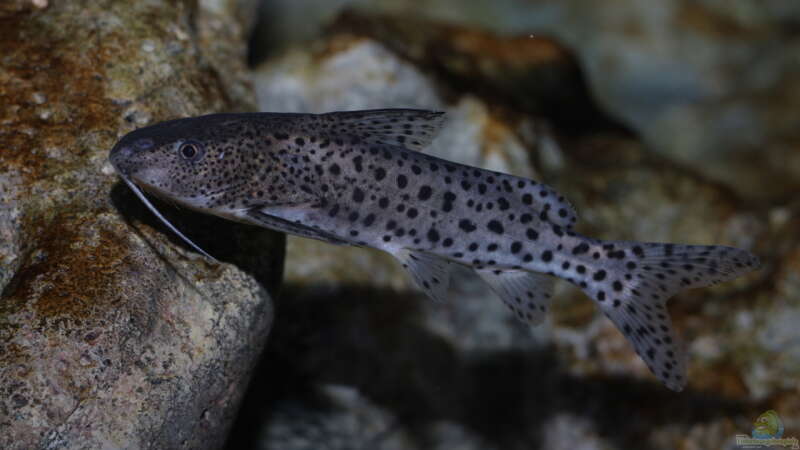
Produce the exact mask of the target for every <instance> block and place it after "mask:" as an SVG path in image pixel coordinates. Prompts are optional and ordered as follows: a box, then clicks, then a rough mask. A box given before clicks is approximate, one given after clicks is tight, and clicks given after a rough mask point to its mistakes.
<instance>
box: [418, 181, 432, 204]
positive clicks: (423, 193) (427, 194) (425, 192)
mask: <svg viewBox="0 0 800 450" xmlns="http://www.w3.org/2000/svg"><path fill="white" fill-rule="evenodd" d="M432 193H433V189H431V187H430V186H428V185H425V186H422V187H421V188H419V193H418V194H417V198H418V199H419V200H422V201H425V200H428V199H429V198H431V194H432Z"/></svg>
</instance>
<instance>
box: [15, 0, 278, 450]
mask: <svg viewBox="0 0 800 450" xmlns="http://www.w3.org/2000/svg"><path fill="white" fill-rule="evenodd" d="M15 5H17V6H20V5H21V6H20V7H17V6H15ZM30 5H33V6H34V7H35V8H33V9H32V8H30V7H29V3H28V2H13V3H12V4H11V5H9V6H10V7H11V8H10V9H9V8H5V9H3V10H2V12H0V14H2V15H4V16H3V17H7V16H8V15H9V14H11V15H12V17H13V19H12V20H5V21H4V22H3V24H4V26H3V28H2V31H0V104H2V105H3V107H2V108H0V148H2V149H3V151H2V152H0V292H1V293H2V294H0V429H2V433H0V447H2V448H5V449H23V448H152V447H158V448H177V447H185V448H217V447H219V446H221V445H222V443H223V442H224V439H225V435H226V431H227V430H228V429H229V427H230V424H231V422H232V420H233V418H234V417H235V414H236V410H237V406H238V405H239V401H240V399H241V396H242V393H243V390H244V388H245V386H246V385H247V381H248V379H249V375H250V371H251V368H252V366H253V365H254V363H255V358H256V357H257V356H258V355H259V353H260V350H261V348H262V347H263V345H264V343H265V336H266V334H267V332H268V331H269V329H270V325H271V322H272V303H271V297H270V295H269V293H268V292H267V290H266V289H274V288H275V287H276V286H277V284H278V281H279V279H278V277H279V276H280V270H281V258H282V253H283V249H282V245H283V241H282V239H281V238H280V237H279V236H276V235H275V234H273V233H270V232H268V231H263V230H258V229H254V228H251V227H245V226H238V225H235V224H231V223H228V222H223V221H220V220H216V219H213V218H206V217H200V216H198V215H183V214H181V215H176V214H174V213H172V214H170V217H173V218H174V219H175V221H176V223H177V224H178V226H179V227H181V228H183V229H184V230H186V232H187V234H189V235H191V236H192V237H196V239H197V240H198V242H199V243H200V244H201V245H203V246H205V247H206V248H207V249H208V250H209V251H210V252H211V253H213V254H215V255H216V256H218V257H219V258H220V259H221V260H223V261H225V263H223V264H213V263H210V262H208V261H206V260H204V259H203V258H202V257H200V256H199V255H197V254H196V253H193V252H192V251H190V250H187V248H186V247H184V246H183V245H182V244H180V243H179V240H177V239H176V238H175V237H173V236H172V235H171V234H170V233H169V232H168V231H165V228H164V227H163V226H161V225H160V224H159V223H158V221H157V220H156V219H155V218H154V217H153V216H152V214H150V212H149V211H147V210H146V209H145V208H144V206H143V205H142V204H141V202H140V201H139V200H138V199H137V198H136V197H135V196H133V195H132V194H131V193H130V191H129V189H128V188H127V187H125V186H123V185H122V184H121V183H120V182H119V180H118V178H117V176H116V175H115V173H114V171H113V168H112V167H111V166H110V164H109V163H108V161H107V155H108V150H109V149H110V148H111V147H112V145H113V144H114V142H115V141H116V139H117V138H118V137H120V136H121V135H122V134H124V133H126V132H128V131H130V130H132V129H133V128H135V127H137V126H142V125H144V124H147V123H151V122H155V121H159V120H165V119H168V118H173V117H179V116H185V115H194V114H200V113H206V112H213V111H218V110H226V109H237V110H242V109H244V110H246V109H251V108H252V105H250V104H248V101H247V97H248V94H249V91H248V89H247V86H246V85H245V84H242V83H241V80H243V79H244V77H245V72H244V71H243V68H244V62H243V60H242V59H243V58H242V57H243V55H244V47H243V36H244V34H245V33H246V29H245V28H243V27H242V26H241V25H238V24H237V22H236V21H235V20H234V16H235V13H236V12H237V11H238V12H239V13H240V14H241V13H242V12H243V11H245V10H248V9H249V10H252V7H253V5H252V2H233V1H218V2H200V3H199V4H196V3H192V4H174V3H169V2H147V3H130V4H128V3H113V2H112V3H108V2H100V3H97V2H94V3H93V2H85V1H74V2H51V3H50V4H48V2H46V1H45V2H41V1H34V2H30ZM248 5H249V6H248ZM34 9H35V10H36V12H34ZM9 11H11V12H9ZM219 30H223V32H222V33H221V34H216V38H215V39H212V35H215V33H218V32H219ZM223 62H224V65H223ZM161 208H162V209H163V210H164V211H165V214H166V213H169V212H170V211H169V209H170V208H169V207H168V206H166V205H163V204H161ZM187 219H189V220H191V223H192V226H187V225H186V224H184V223H181V222H183V221H184V220H187ZM219 236H226V240H225V242H221V240H220V239H219ZM244 242H247V244H248V249H249V250H242V249H243V248H244V247H243V246H242V245H241V244H242V243H244ZM250 245H252V247H250Z"/></svg>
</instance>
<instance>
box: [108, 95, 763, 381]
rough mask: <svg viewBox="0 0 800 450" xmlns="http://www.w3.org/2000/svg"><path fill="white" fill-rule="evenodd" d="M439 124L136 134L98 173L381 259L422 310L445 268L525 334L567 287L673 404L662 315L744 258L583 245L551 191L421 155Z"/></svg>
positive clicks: (275, 125)
mask: <svg viewBox="0 0 800 450" xmlns="http://www.w3.org/2000/svg"><path fill="white" fill-rule="evenodd" d="M442 119H443V115H442V114H441V113H437V112H430V111H421V110H407V109H388V110H371V111H352V112H334V113H327V114H319V115H314V114H279V113H252V114H215V115H209V116H201V117H195V118H187V119H179V120H174V121H169V122H163V123H160V124H156V125H153V126H150V127H147V128H142V129H139V130H136V131H133V132H131V133H129V134H128V135H126V136H125V137H123V138H122V139H121V140H120V142H119V143H118V144H117V145H116V146H115V147H114V149H112V151H111V155H110V160H111V162H112V164H113V165H114V167H115V168H116V170H117V171H118V173H119V174H120V175H121V177H122V178H123V179H124V180H125V181H126V182H127V183H128V184H129V185H130V186H131V188H132V189H134V191H137V189H143V190H145V191H148V192H150V193H152V194H155V195H158V196H161V197H164V198H166V199H168V200H170V201H173V202H176V203H179V204H181V205H183V206H186V207H189V208H192V209H196V210H200V211H204V212H207V213H210V214H215V215H218V216H222V217H225V218H228V219H232V220H237V221H241V222H245V223H250V224H255V225H259V226H263V227H267V228H271V229H274V230H278V231H283V232H286V233H291V234H295V235H299V236H303V237H308V238H313V239H318V240H322V241H325V242H330V243H333V244H349V245H357V246H366V247H373V248H377V249H380V250H383V251H386V252H389V253H391V254H392V255H394V256H395V257H396V258H397V259H399V260H400V262H401V263H402V264H403V267H405V268H406V269H407V270H408V271H409V273H410V274H411V276H412V278H413V279H414V280H415V282H416V284H417V285H418V286H419V287H420V288H421V289H422V290H423V291H425V292H426V293H427V294H428V295H429V296H431V297H432V298H434V299H438V300H443V299H444V298H445V294H446V291H447V287H448V282H449V272H450V264H452V263H457V264H462V265H466V266H469V267H471V268H472V269H473V270H474V271H475V272H476V273H477V274H478V275H479V276H481V277H482V278H483V279H484V280H485V281H486V282H487V283H488V284H489V285H490V286H491V287H492V289H493V290H494V291H495V292H496V293H497V294H498V295H499V297H500V298H501V299H502V300H503V302H504V303H505V304H506V305H507V306H508V307H509V308H510V309H511V310H512V311H513V312H514V313H515V315H516V316H517V317H519V318H520V319H521V320H523V321H526V322H528V323H532V324H537V323H540V322H541V321H542V320H543V317H544V314H545V312H546V311H547V309H548V307H549V303H550V299H551V296H552V290H553V281H554V278H553V277H554V276H555V277H559V278H562V279H565V280H567V281H569V282H570V283H573V284H575V285H577V286H578V287H580V288H581V289H582V290H583V291H584V292H585V293H586V294H587V295H588V296H589V297H591V298H592V299H594V300H595V301H596V303H597V304H598V305H599V306H600V308H601V309H602V310H603V312H604V313H605V314H606V315H607V316H608V317H609V318H610V319H611V320H612V321H613V322H614V323H615V324H616V326H617V327H618V328H619V329H620V330H621V331H622V332H623V334H625V336H626V337H627V338H628V340H629V341H630V342H631V343H632V344H633V346H634V348H635V349H636V351H637V353H638V354H639V355H640V356H641V357H642V359H643V360H644V361H645V363H647V365H648V367H649V368H650V369H651V371H652V372H653V373H654V374H655V375H656V376H657V377H659V378H660V379H661V380H662V382H664V383H665V384H666V385H667V387H669V388H671V389H674V390H681V389H682V388H683V386H684V385H685V383H686V363H685V355H684V353H683V351H682V349H681V348H680V347H679V346H678V345H677V344H676V338H675V336H674V332H673V330H672V325H671V323H670V319H669V317H668V315H667V312H666V308H665V302H666V300H667V299H668V298H670V297H671V296H672V295H674V294H675V293H677V292H679V291H681V290H684V289H688V288H694V287H702V286H707V285H711V284H714V283H718V282H721V281H725V280H729V279H731V278H735V277H737V276H739V275H741V274H743V273H745V272H747V271H750V270H753V269H755V268H757V267H758V266H759V262H758V260H757V258H756V257H755V256H753V255H752V254H750V253H748V252H746V251H744V250H740V249H736V248H731V247H723V246H699V245H679V244H659V243H639V242H625V241H600V240H596V239H591V238H587V237H584V236H581V235H579V234H577V233H576V232H574V231H573V225H574V224H575V222H576V220H577V216H576V214H575V211H574V209H573V207H572V206H571V205H570V204H569V202H568V201H567V200H566V199H564V198H563V197H562V196H561V195H560V194H558V193H557V192H556V191H555V190H554V189H552V188H551V187H549V186H546V185H544V184H542V183H538V182H536V181H534V180H529V179H525V178H520V177H515V176H512V175H508V174H503V173H498V172H493V171H489V170H484V169H480V168H475V167H470V166H466V165H462V164H458V163H454V162H450V161H446V160H442V159H439V158H435V157H433V156H430V155H426V154H424V153H421V152H419V151H418V150H421V149H423V148H424V147H425V146H426V145H427V144H428V143H429V142H430V141H431V140H432V139H433V137H434V136H435V134H436V132H437V130H438V129H439V127H440V126H441V123H442ZM137 194H139V195H140V197H141V198H142V199H143V200H144V201H147V200H146V198H145V197H144V196H142V195H141V192H137ZM173 229H174V228H173ZM175 231H176V232H177V230H175ZM181 237H183V236H182V235H181ZM184 239H185V238H184ZM192 245H194V244H192Z"/></svg>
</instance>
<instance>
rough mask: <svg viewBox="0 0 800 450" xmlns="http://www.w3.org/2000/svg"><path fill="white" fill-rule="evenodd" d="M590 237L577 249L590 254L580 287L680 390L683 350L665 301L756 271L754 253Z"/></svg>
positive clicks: (659, 373) (650, 364)
mask: <svg viewBox="0 0 800 450" xmlns="http://www.w3.org/2000/svg"><path fill="white" fill-rule="evenodd" d="M591 242H592V244H591V245H588V246H584V247H583V248H581V251H580V253H581V255H582V256H588V258H584V260H585V261H586V262H587V264H586V266H587V267H592V270H591V271H590V272H587V273H586V274H585V278H583V281H584V282H585V285H584V284H582V283H581V284H580V285H581V287H582V289H583V290H584V292H586V293H587V294H588V295H589V296H590V297H591V298H593V299H594V300H595V301H597V303H598V304H599V305H600V307H601V309H602V310H603V312H604V313H605V315H606V316H607V317H608V318H609V319H611V321H612V322H614V324H615V325H616V326H617V328H619V329H620V331H622V333H623V334H624V335H625V337H626V338H627V339H628V340H629V341H630V342H631V343H632V344H633V347H634V348H635V350H636V353H638V354H639V356H640V357H641V358H642V359H643V360H644V362H645V363H646V364H647V366H648V367H649V368H650V370H651V371H652V372H653V373H654V374H655V375H656V376H657V377H658V378H659V379H660V380H661V381H662V382H663V383H664V384H665V385H666V386H667V387H668V388H670V389H672V390H675V391H680V390H682V389H683V387H684V386H685V385H686V354H685V352H684V351H683V349H682V348H681V347H680V345H679V344H678V342H677V339H676V337H675V332H674V330H673V328H672V322H671V321H670V318H669V315H668V313H667V310H666V307H665V304H666V301H667V300H668V299H669V298H670V297H672V296H673V295H675V294H676V293H678V292H680V291H683V290H686V289H691V288H698V287H703V286H709V285H713V284H717V283H720V282H723V281H727V280H730V279H733V278H736V277H738V276H740V275H742V274H744V273H746V272H749V271H752V270H755V269H757V268H758V267H759V266H760V263H759V261H758V258H756V257H755V256H754V255H752V254H751V253H749V252H747V251H744V250H740V249H737V248H732V247H723V246H706V245H678V244H655V243H647V244H645V243H640V242H624V241H622V242H602V241H591ZM587 244H588V243H587ZM596 254H599V255H600V257H596V256H595V255H596ZM589 261H592V262H589ZM598 261H602V264H598ZM584 286H585V287H584Z"/></svg>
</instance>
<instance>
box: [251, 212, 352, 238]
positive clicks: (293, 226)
mask: <svg viewBox="0 0 800 450" xmlns="http://www.w3.org/2000/svg"><path fill="white" fill-rule="evenodd" d="M246 215H247V218H248V219H249V220H248V222H250V223H253V224H255V225H259V226H262V227H264V228H269V229H271V230H275V231H280V232H283V233H288V234H293V235H296V236H301V237H306V238H311V239H317V240H319V241H323V242H327V243H330V244H336V245H346V244H349V242H347V241H346V240H344V239H341V238H339V237H338V236H335V235H333V234H331V233H329V232H327V231H324V230H320V229H318V228H314V227H311V226H308V225H305V224H303V223H299V222H293V221H291V220H287V219H284V218H281V217H278V216H275V215H272V214H268V213H266V212H264V210H263V209H248V210H247V211H246Z"/></svg>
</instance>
